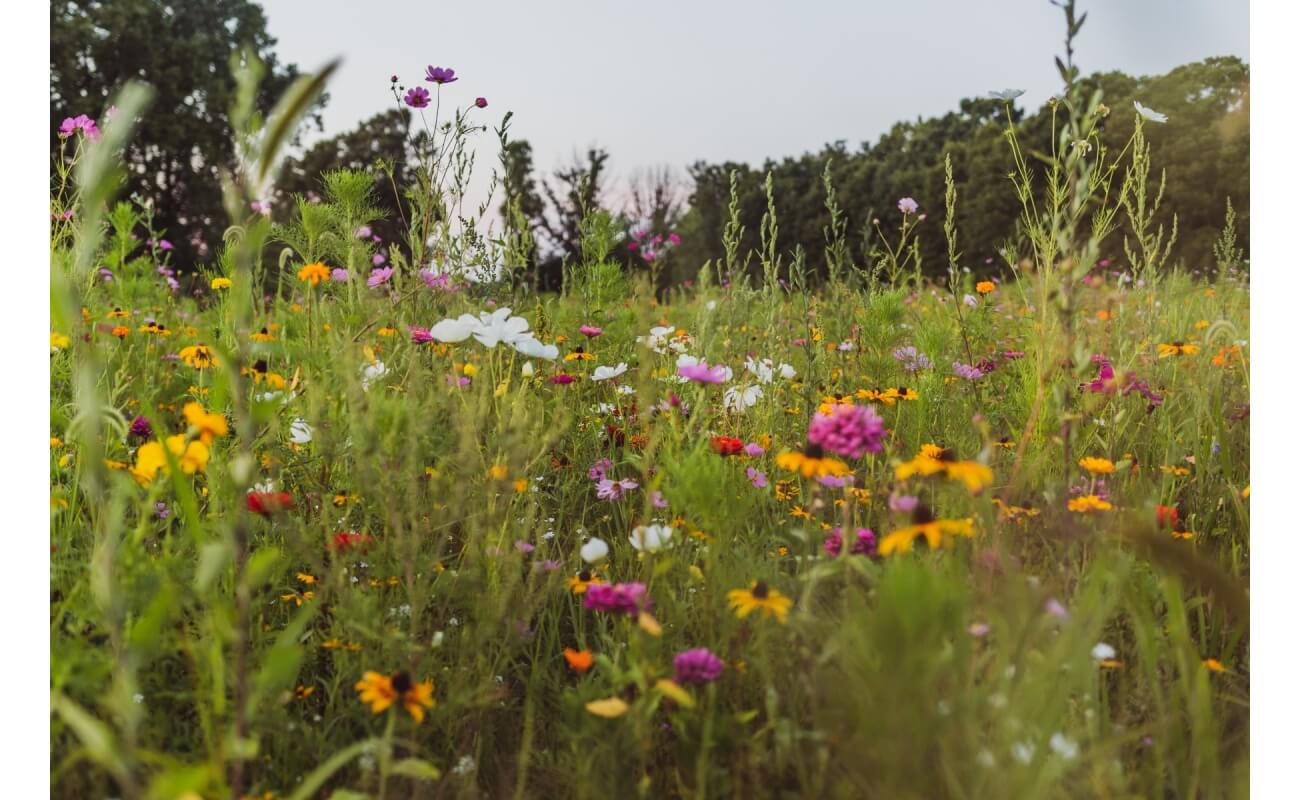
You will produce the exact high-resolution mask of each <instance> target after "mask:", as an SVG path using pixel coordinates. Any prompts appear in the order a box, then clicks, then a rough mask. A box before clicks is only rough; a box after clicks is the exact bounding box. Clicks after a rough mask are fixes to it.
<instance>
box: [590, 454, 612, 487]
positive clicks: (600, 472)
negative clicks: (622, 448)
mask: <svg viewBox="0 0 1300 800" xmlns="http://www.w3.org/2000/svg"><path fill="white" fill-rule="evenodd" d="M613 468H614V462H613V461H610V460H609V459H608V458H602V459H600V460H599V461H597V462H596V463H595V464H592V465H591V468H590V469H588V470H587V477H588V478H591V479H592V480H593V481H601V480H604V479H605V476H606V475H608V474H609V471H610V470H611V469H613Z"/></svg>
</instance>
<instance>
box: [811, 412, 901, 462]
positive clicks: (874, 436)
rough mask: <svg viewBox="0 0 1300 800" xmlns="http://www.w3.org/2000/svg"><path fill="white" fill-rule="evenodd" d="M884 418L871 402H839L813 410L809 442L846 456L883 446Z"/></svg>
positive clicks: (861, 455) (858, 455)
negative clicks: (825, 411) (821, 410)
mask: <svg viewBox="0 0 1300 800" xmlns="http://www.w3.org/2000/svg"><path fill="white" fill-rule="evenodd" d="M884 441H885V421H884V420H883V419H881V418H880V416H879V415H878V414H876V410H875V409H874V408H872V407H871V406H840V405H837V406H835V407H834V408H832V409H831V413H829V414H815V415H813V418H812V422H810V423H809V424H808V443H809V444H815V445H820V446H821V448H822V449H823V450H825V451H827V452H830V453H835V454H836V455H841V456H848V457H849V458H862V457H863V456H865V455H866V454H867V453H879V452H880V451H881V450H882V449H884Z"/></svg>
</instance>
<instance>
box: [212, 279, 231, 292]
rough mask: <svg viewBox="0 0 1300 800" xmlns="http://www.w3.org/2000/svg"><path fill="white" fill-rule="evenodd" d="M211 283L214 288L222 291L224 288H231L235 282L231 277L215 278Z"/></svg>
mask: <svg viewBox="0 0 1300 800" xmlns="http://www.w3.org/2000/svg"><path fill="white" fill-rule="evenodd" d="M209 285H210V286H211V287H212V288H213V289H214V290H216V291H221V290H222V289H229V288H230V287H231V286H233V285H234V283H233V282H232V281H231V280H230V279H229V278H213V279H212V283H211V284H209Z"/></svg>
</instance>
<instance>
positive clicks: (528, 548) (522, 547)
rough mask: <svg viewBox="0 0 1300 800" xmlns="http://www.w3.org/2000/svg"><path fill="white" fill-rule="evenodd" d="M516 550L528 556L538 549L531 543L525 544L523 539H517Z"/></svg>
mask: <svg viewBox="0 0 1300 800" xmlns="http://www.w3.org/2000/svg"><path fill="white" fill-rule="evenodd" d="M515 549H516V550H518V551H519V552H521V553H524V554H528V553H531V552H533V551H534V550H536V549H537V548H536V547H534V546H533V545H532V543H531V542H525V541H524V540H523V539H517V540H515Z"/></svg>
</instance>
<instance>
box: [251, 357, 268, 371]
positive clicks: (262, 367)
mask: <svg viewBox="0 0 1300 800" xmlns="http://www.w3.org/2000/svg"><path fill="white" fill-rule="evenodd" d="M253 372H257V373H264V372H266V359H265V358H259V359H257V360H256V361H254V362H253Z"/></svg>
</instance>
